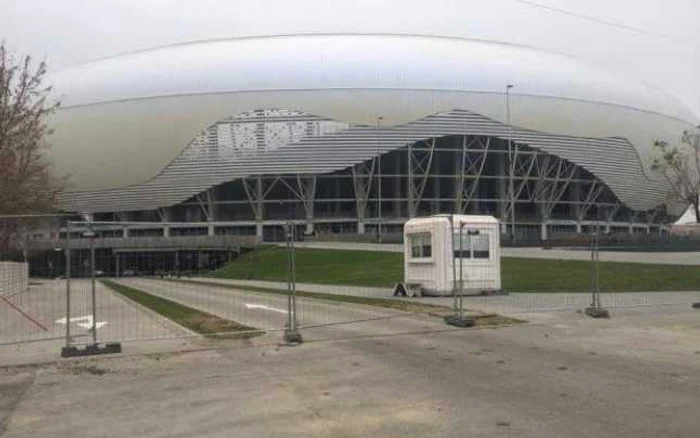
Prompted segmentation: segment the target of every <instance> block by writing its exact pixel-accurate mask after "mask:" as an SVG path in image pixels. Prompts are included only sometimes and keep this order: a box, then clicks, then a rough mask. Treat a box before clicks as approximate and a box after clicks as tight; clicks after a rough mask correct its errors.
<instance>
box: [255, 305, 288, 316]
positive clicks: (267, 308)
mask: <svg viewBox="0 0 700 438" xmlns="http://www.w3.org/2000/svg"><path fill="white" fill-rule="evenodd" d="M245 307H246V309H262V310H269V311H270V312H277V313H285V314H286V313H287V311H286V310H283V309H278V308H276V307H270V306H266V305H264V304H248V303H246V305H245Z"/></svg>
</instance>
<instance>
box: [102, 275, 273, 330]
mask: <svg viewBox="0 0 700 438" xmlns="http://www.w3.org/2000/svg"><path fill="white" fill-rule="evenodd" d="M100 281H101V282H102V284H104V285H105V286H107V287H108V288H110V289H112V290H113V291H115V292H116V293H118V294H120V295H123V296H125V297H126V298H128V299H130V300H132V301H134V302H136V303H138V304H140V305H142V306H144V307H147V308H149V309H151V310H153V311H154V312H156V313H158V314H160V315H162V316H164V317H166V318H168V319H170V320H171V321H173V322H175V323H177V324H179V325H181V326H183V327H186V328H188V329H190V330H192V331H193V332H196V333H199V334H201V335H205V336H209V337H222V336H220V335H218V334H233V335H234V336H225V337H241V338H246V337H251V336H255V335H258V334H262V331H260V330H256V329H255V328H253V327H248V326H246V325H243V324H239V323H237V322H235V321H231V320H228V319H224V318H220V317H218V316H216V315H212V314H211V313H207V312H202V311H200V310H197V309H193V308H191V307H188V306H183V305H182V304H179V303H176V302H174V301H170V300H167V299H165V298H161V297H158V296H155V295H152V294H149V293H147V292H144V291H142V290H140V289H135V288H133V287H129V286H124V285H123V284H119V283H116V282H114V281H111V280H100Z"/></svg>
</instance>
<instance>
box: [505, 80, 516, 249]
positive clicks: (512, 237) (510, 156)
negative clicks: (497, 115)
mask: <svg viewBox="0 0 700 438" xmlns="http://www.w3.org/2000/svg"><path fill="white" fill-rule="evenodd" d="M511 88H513V85H512V84H508V85H507V86H506V120H507V122H506V123H507V124H508V198H509V201H510V240H511V242H515V191H514V189H513V174H514V173H515V162H514V160H513V158H514V157H513V155H514V154H513V131H512V130H513V126H512V122H511V118H510V89H511Z"/></svg>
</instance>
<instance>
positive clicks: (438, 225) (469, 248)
mask: <svg viewBox="0 0 700 438" xmlns="http://www.w3.org/2000/svg"><path fill="white" fill-rule="evenodd" d="M460 227H461V229H462V241H461V244H460V240H459V238H460ZM460 256H461V260H462V274H461V275H462V278H463V280H462V281H463V293H464V294H465V295H466V294H483V293H489V292H497V291H500V290H501V245H500V225H499V222H498V219H496V218H495V217H493V216H472V215H438V216H430V217H424V218H414V219H410V220H408V221H407V222H406V224H405V225H404V284H405V285H406V286H407V287H408V288H412V289H416V288H419V289H420V292H421V293H422V294H423V295H452V294H453V293H457V292H458V291H459V282H460V266H459V261H460Z"/></svg>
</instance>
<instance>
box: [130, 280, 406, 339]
mask: <svg viewBox="0 0 700 438" xmlns="http://www.w3.org/2000/svg"><path fill="white" fill-rule="evenodd" d="M118 282H119V283H122V284H124V285H127V286H132V287H135V288H137V289H139V290H142V291H144V292H148V293H150V294H153V295H157V296H160V297H163V298H167V299H169V300H172V301H175V302H178V303H180V304H184V305H187V306H190V307H193V308H196V309H199V310H202V311H205V312H209V313H212V314H214V315H217V316H220V317H223V318H227V319H231V320H233V321H236V322H239V323H241V324H245V325H248V326H251V327H255V328H259V329H272V330H275V329H278V330H281V329H284V328H285V326H286V324H287V321H288V313H287V309H288V306H287V297H286V296H283V295H275V294H269V293H262V292H249V291H245V290H236V289H231V288H228V287H223V286H222V287H217V286H211V285H201V284H195V283H184V282H176V281H168V280H157V279H142V278H128V279H126V278H122V279H119V280H118ZM408 316H410V315H407V314H406V313H403V312H397V311H393V310H391V309H385V308H379V307H371V306H360V305H353V304H347V303H338V304H334V303H328V302H324V301H319V300H313V299H305V298H297V322H298V323H299V324H300V326H302V327H310V326H326V325H338V327H332V328H324V329H323V330H319V331H318V335H312V336H314V339H321V338H323V339H328V338H338V337H342V336H354V335H356V334H358V333H359V334H363V335H364V334H374V333H376V332H373V331H372V330H373V329H376V328H377V326H381V325H383V321H384V320H386V319H387V318H406V317H408ZM360 321H361V322H363V324H362V327H358V324H352V326H351V327H343V325H345V324H344V323H349V322H360ZM371 322H374V323H373V324H369V323H371ZM418 328H419V324H416V329H418Z"/></svg>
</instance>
